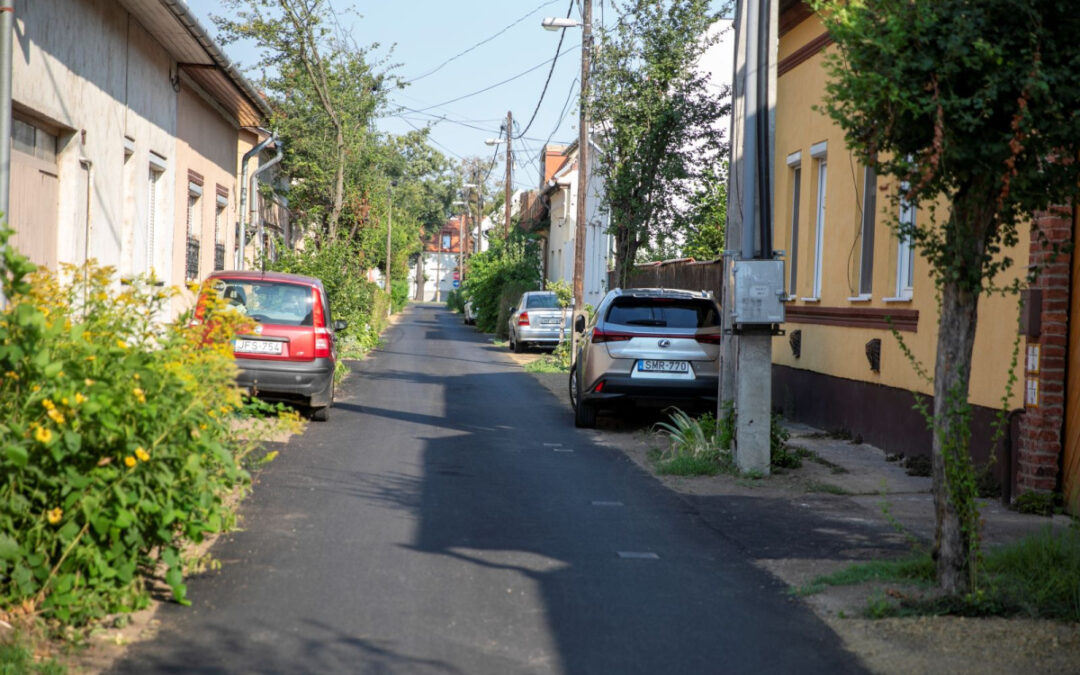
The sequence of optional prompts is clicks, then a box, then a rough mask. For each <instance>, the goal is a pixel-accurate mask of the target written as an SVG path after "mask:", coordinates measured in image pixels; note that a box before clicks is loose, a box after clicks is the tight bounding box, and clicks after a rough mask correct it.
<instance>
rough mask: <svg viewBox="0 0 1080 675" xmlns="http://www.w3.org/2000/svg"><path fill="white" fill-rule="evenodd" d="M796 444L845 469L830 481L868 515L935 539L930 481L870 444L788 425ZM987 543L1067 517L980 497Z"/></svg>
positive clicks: (1012, 538) (1009, 538) (1052, 524)
mask: <svg viewBox="0 0 1080 675" xmlns="http://www.w3.org/2000/svg"><path fill="white" fill-rule="evenodd" d="M786 426H787V427H788V429H789V430H790V431H791V439H790V441H789V443H790V444H792V445H797V446H800V447H804V448H806V449H808V450H810V451H811V452H813V453H814V454H815V455H817V456H818V457H820V458H821V459H823V460H826V461H828V462H829V463H831V464H835V465H837V466H839V467H842V468H843V469H844V470H845V472H844V473H839V472H837V473H832V474H831V475H830V476H829V482H830V483H832V484H834V485H836V486H837V487H840V488H842V489H843V490H844V491H846V492H847V493H849V496H848V500H849V501H850V502H851V503H852V504H853V505H856V506H858V508H859V510H860V511H862V512H864V513H865V514H866V516H867V517H869V518H873V519H880V520H882V521H883V522H887V521H888V520H889V517H887V516H886V515H885V513H884V511H885V509H887V510H888V512H889V514H890V516H891V518H893V519H895V521H896V522H897V523H899V524H900V525H902V526H903V528H904V529H905V530H906V531H908V532H910V533H911V534H913V535H915V536H916V537H918V538H919V539H921V540H922V541H924V542H926V543H929V542H931V541H932V540H933V537H934V527H935V519H934V504H933V496H932V495H931V479H930V478H929V477H919V476H909V475H908V473H907V470H906V469H905V468H904V467H903V466H902V465H901V463H900V462H898V461H891V462H890V461H888V460H887V459H886V453H885V452H884V451H883V450H881V449H880V448H876V447H874V446H872V445H868V444H866V443H859V444H856V443H852V442H851V441H849V440H844V439H838V438H834V437H830V436H829V435H827V434H825V433H823V432H821V431H820V430H818V429H814V428H812V427H808V426H806V425H800V424H787V425H786ZM979 503H980V513H981V514H982V520H983V542H984V543H985V544H986V545H989V546H993V545H997V544H1004V543H1008V542H1011V541H1015V540H1017V539H1019V538H1021V537H1023V536H1025V535H1027V534H1031V533H1033V532H1036V531H1038V530H1041V529H1043V528H1045V527H1047V526H1050V527H1054V528H1065V527H1068V525H1069V523H1070V518H1069V517H1068V516H1063V515H1058V516H1053V517H1049V518H1048V517H1044V516H1037V515H1029V514H1023V513H1018V512H1016V511H1013V510H1010V509H1009V508H1007V507H1005V506H1004V505H1003V504H1002V503H1001V502H1000V500H996V499H980V500H979Z"/></svg>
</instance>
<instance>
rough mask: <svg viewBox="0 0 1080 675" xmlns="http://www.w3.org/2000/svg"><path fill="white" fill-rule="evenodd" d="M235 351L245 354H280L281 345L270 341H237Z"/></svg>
mask: <svg viewBox="0 0 1080 675" xmlns="http://www.w3.org/2000/svg"><path fill="white" fill-rule="evenodd" d="M233 351H234V352H237V353H243V354H280V353H281V343H280V342H271V341H270V340H237V341H236V346H235V347H233Z"/></svg>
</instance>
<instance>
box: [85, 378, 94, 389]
mask: <svg viewBox="0 0 1080 675" xmlns="http://www.w3.org/2000/svg"><path fill="white" fill-rule="evenodd" d="M83 384H85V385H86V386H88V387H92V386H94V381H93V380H91V379H90V378H89V377H88V378H86V379H85V380H83Z"/></svg>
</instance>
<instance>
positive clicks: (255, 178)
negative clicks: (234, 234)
mask: <svg viewBox="0 0 1080 675" xmlns="http://www.w3.org/2000/svg"><path fill="white" fill-rule="evenodd" d="M273 140H274V141H276V143H275V147H276V148H277V154H276V155H274V158H273V159H271V160H270V161H269V162H267V163H266V164H263V165H262V166H260V167H259V168H258V169H255V171H254V172H253V173H252V174H251V187H250V188H249V190H248V194H249V195H250V197H251V200H250V203H251V226H252V228H255V230H256V238H257V240H258V241H257V249H258V251H259V255H260V257H262V256H264V255H265V254H266V251H265V250H263V249H264V248H265V247H264V244H263V223H262V218H260V217H259V210H258V208H259V206H258V200H257V198H256V195H255V186H256V185H258V182H259V174H261V173H263V172H264V171H266V170H268V169H269V168H270V167H272V166H274V165H275V164H277V163H278V162H280V161H281V158H282V157H284V156H285V153H284V152H283V150H282V148H283V147H284V145H285V144H284V143H282V142H281V141H280V140H278V137H277V134H274V136H273ZM265 262H266V261H265V260H263V263H264V264H265Z"/></svg>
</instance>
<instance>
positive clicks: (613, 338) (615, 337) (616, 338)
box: [592, 328, 635, 344]
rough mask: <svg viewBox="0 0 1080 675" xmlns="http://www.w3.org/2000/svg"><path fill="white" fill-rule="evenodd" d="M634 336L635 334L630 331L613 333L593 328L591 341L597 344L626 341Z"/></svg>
mask: <svg viewBox="0 0 1080 675" xmlns="http://www.w3.org/2000/svg"><path fill="white" fill-rule="evenodd" d="M634 337H635V336H634V335H632V334H630V333H614V332H611V331H604V330H601V329H599V328H593V333H592V342H593V344H599V343H601V342H626V341H627V340H630V339H632V338H634Z"/></svg>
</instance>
